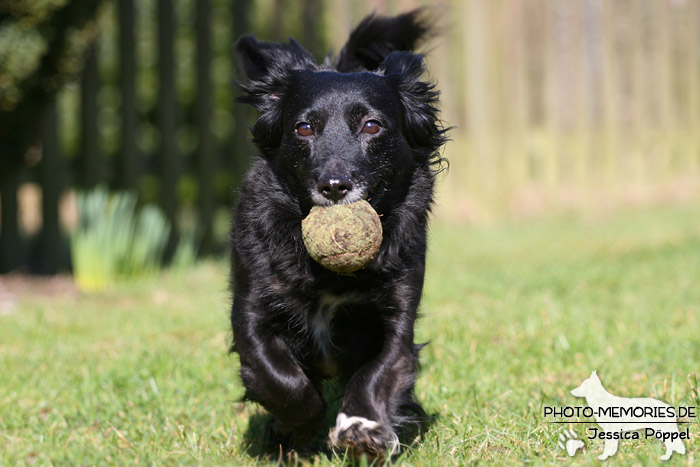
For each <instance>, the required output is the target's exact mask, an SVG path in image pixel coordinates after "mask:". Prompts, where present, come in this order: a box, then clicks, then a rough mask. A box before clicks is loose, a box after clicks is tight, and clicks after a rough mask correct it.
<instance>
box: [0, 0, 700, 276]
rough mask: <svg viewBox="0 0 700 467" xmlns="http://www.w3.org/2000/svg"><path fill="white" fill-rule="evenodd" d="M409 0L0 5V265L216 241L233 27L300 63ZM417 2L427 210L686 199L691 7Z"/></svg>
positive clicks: (36, 0)
mask: <svg viewBox="0 0 700 467" xmlns="http://www.w3.org/2000/svg"><path fill="white" fill-rule="evenodd" d="M422 4H423V2H420V1H416V0H371V1H350V0H335V1H331V0H327V1H324V0H307V1H292V0H139V1H136V0H114V1H107V0H103V1H97V0H72V1H66V0H4V1H3V2H2V4H1V6H0V185H1V193H0V204H1V212H2V214H1V220H0V272H8V271H15V270H21V271H26V272H34V273H54V272H57V271H66V270H70V269H71V268H74V269H75V268H76V267H80V268H87V269H85V270H86V271H88V272H86V273H85V274H84V276H85V277H87V278H90V277H92V278H94V277H96V274H98V273H97V272H95V270H94V267H95V266H94V264H96V263H100V264H102V263H103V262H104V261H103V260H104V259H105V258H106V257H107V256H109V251H108V250H110V251H111V250H113V249H116V250H118V252H117V253H115V259H114V263H115V265H113V266H112V267H111V269H110V270H108V271H102V272H101V274H104V275H106V276H114V275H128V274H130V272H129V271H134V270H138V269H139V268H142V269H144V270H149V269H153V268H154V267H157V266H158V265H159V264H161V263H162V262H163V261H165V262H168V263H175V264H180V265H187V264H188V263H189V262H191V261H194V258H195V257H196V256H197V255H212V254H215V255H224V254H225V251H226V243H227V230H228V225H229V222H230V217H231V206H232V205H233V203H234V202H235V192H236V191H235V190H236V187H237V186H238V184H239V183H240V180H241V177H242V175H243V173H244V172H245V170H246V167H247V166H248V164H249V162H250V160H251V155H252V154H253V153H254V150H253V148H252V146H251V144H250V142H249V137H248V127H249V125H250V124H251V122H252V119H253V118H254V115H253V114H252V112H251V111H250V110H249V109H247V108H246V107H244V106H242V105H236V104H234V98H235V95H236V90H235V86H234V84H233V83H234V81H235V79H236V78H237V77H239V76H240V75H239V71H238V69H237V66H236V63H235V62H234V60H233V56H232V44H233V43H234V41H235V39H236V38H237V37H238V36H240V35H242V34H244V33H247V32H254V33H255V34H256V35H257V37H258V38H260V39H264V40H286V39H287V38H288V37H295V38H297V39H298V40H299V41H300V42H301V43H302V45H304V46H305V47H306V48H307V49H308V50H310V51H311V52H312V53H314V55H316V57H317V58H318V59H319V60H320V59H322V58H323V57H324V56H326V55H327V54H328V53H329V52H331V51H336V52H337V51H338V50H339V48H340V47H341V46H342V44H343V42H344V41H345V39H346V38H347V35H348V32H349V31H350V29H351V28H352V26H353V25H355V24H356V23H357V22H358V21H359V20H360V19H362V18H363V17H364V16H365V15H367V14H369V13H371V12H377V13H380V14H392V13H398V12H401V11H406V10H409V9H412V8H415V7H418V6H421V5H422ZM431 6H433V7H434V8H435V9H436V10H437V12H438V14H439V17H440V22H441V24H442V28H443V33H442V34H441V35H440V36H439V37H437V38H435V39H434V40H433V41H432V42H431V43H429V44H428V45H427V46H426V48H425V49H424V52H426V53H427V54H428V56H429V58H428V64H429V70H430V71H429V75H430V76H429V77H430V78H432V79H435V80H436V81H438V83H439V88H440V89H441V91H442V109H443V114H442V118H443V120H444V123H445V125H446V126H452V127H454V129H453V130H452V132H451V138H452V141H451V142H450V143H449V144H448V145H447V148H446V150H445V155H446V156H447V158H448V159H449V160H450V162H451V164H450V170H449V172H446V174H444V175H441V177H440V192H439V196H438V198H439V199H438V206H439V209H438V211H437V217H438V220H439V221H444V222H455V223H460V224H464V223H466V224H479V223H492V222H498V221H501V220H504V219H512V218H521V217H532V216H547V215H551V214H560V213H574V214H577V215H586V214H589V213H594V212H599V211H607V210H614V209H627V208H629V207H634V206H646V205H650V204H660V203H675V202H680V201H684V200H697V199H698V198H699V195H700V177H699V176H698V175H700V2H697V1H693V0H649V1H642V0H618V1H614V2H613V1H604V0H575V1H574V0H572V1H567V2H562V1H556V0H491V1H480V0H470V1H450V0H441V1H437V2H432V3H431ZM105 226H107V227H105ZM110 226H111V227H110ZM115 245H121V246H120V247H119V248H116V247H115ZM120 252H121V253H120ZM125 255H126V256H129V259H128V260H125V259H124V256H125ZM91 264H92V265H93V266H92V267H93V269H90V267H91V266H90V265H91ZM154 265H155V266H154ZM100 267H102V266H100ZM105 280H106V279H105ZM98 282H99V281H98ZM83 287H84V288H88V289H89V288H100V284H99V283H97V284H93V283H91V282H90V280H89V279H86V280H85V281H83Z"/></svg>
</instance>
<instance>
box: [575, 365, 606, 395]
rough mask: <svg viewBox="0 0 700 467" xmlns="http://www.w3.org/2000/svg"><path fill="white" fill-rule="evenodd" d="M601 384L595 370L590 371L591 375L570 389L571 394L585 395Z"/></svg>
mask: <svg viewBox="0 0 700 467" xmlns="http://www.w3.org/2000/svg"><path fill="white" fill-rule="evenodd" d="M601 386H602V384H601V382H600V378H598V374H597V373H596V371H595V370H593V372H592V373H591V376H589V377H588V378H586V379H584V380H583V382H582V383H581V384H580V385H579V386H578V387H577V388H575V389H572V390H571V394H572V395H574V396H576V397H586V396H589V395H591V393H592V392H593V391H594V390H595V389H598V388H600V387H601Z"/></svg>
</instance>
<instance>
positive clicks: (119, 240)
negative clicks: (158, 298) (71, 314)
mask: <svg viewBox="0 0 700 467" xmlns="http://www.w3.org/2000/svg"><path fill="white" fill-rule="evenodd" d="M78 207H79V210H80V223H79V226H78V228H77V229H76V231H75V232H74V233H73V235H72V236H71V255H72V260H73V272H74V277H75V281H76V283H77V285H78V287H79V288H80V289H82V290H85V291H99V290H102V289H104V288H106V287H107V286H109V285H111V284H113V283H115V282H117V281H119V280H123V279H130V278H134V277H139V276H143V275H147V274H152V273H154V272H156V271H158V269H159V268H160V267H161V266H162V264H163V251H164V249H165V245H166V243H167V241H168V237H169V235H170V224H169V223H168V221H167V219H166V218H165V216H163V214H162V213H161V212H160V210H158V208H155V207H153V206H145V207H143V208H141V209H137V208H136V196H135V195H134V194H132V193H117V194H109V193H108V192H107V190H106V189H105V188H97V189H95V190H93V191H91V192H86V193H79V194H78Z"/></svg>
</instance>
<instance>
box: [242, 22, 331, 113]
mask: <svg viewBox="0 0 700 467" xmlns="http://www.w3.org/2000/svg"><path fill="white" fill-rule="evenodd" d="M234 48H235V51H236V54H237V55H238V59H239V62H240V64H241V66H242V67H243V71H244V72H245V75H246V77H247V78H248V79H247V80H246V81H244V82H243V83H241V88H242V89H243V91H245V92H246V94H247V95H246V96H243V97H241V98H240V99H239V100H240V101H241V102H244V103H247V104H251V105H252V106H253V107H255V108H256V109H258V110H259V111H261V112H265V111H266V110H267V107H268V104H270V102H271V101H276V100H278V99H279V97H280V93H281V92H282V91H283V86H284V83H285V80H286V78H287V75H288V73H289V71H291V70H301V69H309V68H310V69H314V68H316V67H317V65H316V61H315V60H314V58H313V56H312V55H311V54H310V53H309V52H307V51H306V50H305V49H304V48H303V47H302V46H301V45H299V43H298V42H297V41H295V40H294V39H290V40H289V43H288V44H282V43H276V42H260V41H258V40H257V39H255V37H254V36H253V35H246V36H243V37H241V38H240V39H239V40H238V42H236V45H235V47H234Z"/></svg>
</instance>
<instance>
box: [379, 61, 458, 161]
mask: <svg viewBox="0 0 700 467" xmlns="http://www.w3.org/2000/svg"><path fill="white" fill-rule="evenodd" d="M424 71H425V66H424V65H423V57H422V56H421V55H418V54H414V53H411V52H392V53H390V54H389V55H388V56H387V57H386V60H384V63H383V64H382V66H381V67H380V68H379V70H377V72H378V73H379V74H384V76H385V77H386V78H387V79H389V80H391V81H392V82H393V84H394V86H395V87H396V88H397V90H398V92H399V96H400V98H401V104H402V105H403V108H404V125H405V127H406V128H405V130H406V131H404V134H405V136H406V138H407V141H408V143H409V144H410V145H411V146H413V147H416V148H422V149H427V150H429V151H430V152H431V153H432V152H435V151H437V150H438V149H439V148H440V146H442V145H443V144H445V141H446V140H447V137H446V133H447V130H446V129H443V128H442V127H441V126H440V120H439V110H438V107H437V105H438V101H439V97H440V93H439V92H438V91H437V90H436V89H435V84H433V83H431V82H428V81H424V80H423V79H422V76H423V72H424Z"/></svg>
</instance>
